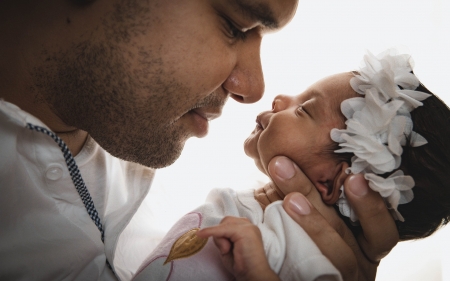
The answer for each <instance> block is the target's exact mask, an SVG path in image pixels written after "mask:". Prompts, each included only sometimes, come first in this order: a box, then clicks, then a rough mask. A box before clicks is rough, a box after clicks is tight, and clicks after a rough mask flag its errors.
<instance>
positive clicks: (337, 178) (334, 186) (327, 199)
mask: <svg viewBox="0 0 450 281" xmlns="http://www.w3.org/2000/svg"><path fill="white" fill-rule="evenodd" d="M347 168H348V164H347V162H341V163H339V165H337V166H336V170H335V171H334V173H333V179H332V180H328V181H327V182H319V183H318V184H317V185H316V187H317V190H318V191H319V193H320V195H321V196H322V200H323V202H324V203H325V204H327V205H334V204H335V203H336V202H337V200H338V199H339V196H340V195H341V186H342V185H343V184H344V182H345V179H346V178H347V177H348V175H347V173H346V172H345V170H346V169H347Z"/></svg>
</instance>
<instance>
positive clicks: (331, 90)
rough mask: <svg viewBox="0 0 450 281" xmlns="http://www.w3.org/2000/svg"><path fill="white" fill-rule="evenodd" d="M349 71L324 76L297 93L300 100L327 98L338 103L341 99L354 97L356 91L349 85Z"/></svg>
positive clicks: (351, 75) (350, 76) (350, 74)
mask: <svg viewBox="0 0 450 281" xmlns="http://www.w3.org/2000/svg"><path fill="white" fill-rule="evenodd" d="M352 77H353V74H352V73H350V72H344V73H338V74H334V75H331V76H328V77H325V78H323V79H321V80H319V81H317V82H316V83H314V84H312V85H311V86H310V87H309V88H308V89H306V91H304V92H303V93H301V94H300V95H299V98H300V99H302V100H309V99H317V100H324V101H325V100H329V101H332V102H333V103H336V102H337V103H338V104H340V103H341V102H342V101H344V100H346V99H349V98H352V97H356V96H357V93H356V92H355V91H354V90H353V89H352V87H351V86H350V79H351V78H352Z"/></svg>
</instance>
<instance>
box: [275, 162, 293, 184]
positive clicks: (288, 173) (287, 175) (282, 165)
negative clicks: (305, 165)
mask: <svg viewBox="0 0 450 281" xmlns="http://www.w3.org/2000/svg"><path fill="white" fill-rule="evenodd" d="M275 173H276V174H277V175H278V176H279V177H280V178H283V179H285V180H288V179H291V178H292V177H293V176H294V174H295V169H294V163H292V161H291V160H289V159H288V158H286V157H278V158H277V160H276V161H275Z"/></svg>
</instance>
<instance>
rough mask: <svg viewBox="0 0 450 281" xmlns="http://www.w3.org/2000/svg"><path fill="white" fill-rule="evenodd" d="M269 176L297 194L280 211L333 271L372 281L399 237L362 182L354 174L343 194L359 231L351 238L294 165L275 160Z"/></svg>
mask: <svg viewBox="0 0 450 281" xmlns="http://www.w3.org/2000/svg"><path fill="white" fill-rule="evenodd" d="M269 173H270V176H271V178H272V180H273V183H274V184H276V185H277V186H278V187H283V189H284V190H298V191H300V193H297V192H294V193H290V194H288V195H287V196H286V198H285V199H284V203H283V207H284V209H285V210H286V212H287V213H288V214H289V215H290V216H291V217H292V218H293V219H294V220H295V221H296V222H297V223H298V224H299V225H300V226H301V227H302V228H303V229H304V230H305V231H306V232H307V233H308V235H309V236H310V237H311V238H312V239H313V241H314V242H315V243H316V244H317V246H318V247H319V249H320V250H321V251H322V253H323V254H324V255H325V256H326V257H327V258H328V259H329V260H330V261H331V262H332V263H333V264H334V266H336V268H337V269H338V270H339V271H340V272H341V274H342V277H343V279H344V280H346V281H347V280H375V275H376V270H377V267H378V264H379V261H380V260H381V258H383V257H384V256H386V255H387V254H388V253H389V251H390V250H391V249H392V248H393V247H394V246H395V245H396V244H397V242H398V239H399V238H398V232H397V228H396V226H395V222H394V219H393V218H392V217H391V215H390V214H389V211H388V210H387V208H386V206H385V204H384V202H383V199H382V198H381V196H380V195H379V194H378V193H376V192H374V191H372V190H371V189H370V188H369V187H368V185H367V183H366V181H365V179H364V177H363V176H361V175H352V176H349V177H348V178H347V179H346V181H345V183H344V186H345V195H346V197H347V199H348V201H349V203H350V204H351V206H352V208H353V209H354V210H355V212H356V214H357V215H358V217H359V220H360V223H361V226H362V229H363V232H362V233H361V234H360V235H359V236H358V237H356V239H355V237H354V236H353V234H352V232H351V231H350V229H349V228H348V227H347V226H346V225H345V223H344V222H343V221H342V220H341V219H340V217H339V216H338V214H337V213H336V211H335V210H334V208H333V207H331V206H327V205H325V204H324V203H323V201H322V198H321V196H320V194H319V193H318V191H317V190H316V188H315V187H314V185H313V184H312V183H311V182H310V181H309V179H308V178H307V177H306V176H305V174H303V172H302V171H301V170H300V169H299V168H298V167H297V165H295V163H293V162H292V161H291V160H289V159H288V158H286V157H284V156H278V157H275V158H274V159H272V160H271V162H270V163H269ZM302 194H303V195H302Z"/></svg>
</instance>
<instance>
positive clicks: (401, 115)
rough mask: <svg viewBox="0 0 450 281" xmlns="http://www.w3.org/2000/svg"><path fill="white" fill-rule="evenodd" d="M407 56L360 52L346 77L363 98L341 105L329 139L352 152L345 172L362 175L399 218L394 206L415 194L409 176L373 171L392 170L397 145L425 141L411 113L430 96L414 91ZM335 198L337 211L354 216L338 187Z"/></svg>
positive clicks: (393, 52)
mask: <svg viewBox="0 0 450 281" xmlns="http://www.w3.org/2000/svg"><path fill="white" fill-rule="evenodd" d="M412 68H413V62H412V59H411V56H410V55H406V54H400V53H399V52H398V51H397V50H396V49H389V50H387V51H385V52H383V53H381V54H379V55H378V56H376V57H375V56H374V55H372V54H371V53H370V52H367V54H366V55H365V56H364V60H363V62H362V65H361V67H360V70H359V75H355V77H353V78H352V79H351V80H350V85H351V86H352V88H353V90H354V91H355V92H357V93H359V94H361V95H363V97H357V98H351V99H347V100H344V101H343V102H342V103H341V110H342V113H343V114H344V116H345V117H346V118H347V121H346V122H345V124H346V125H347V128H346V129H344V130H339V129H336V128H335V129H332V130H331V133H330V135H331V139H332V140H333V141H335V142H338V143H339V146H340V147H341V149H339V150H336V151H335V152H337V153H347V152H350V153H353V154H354V156H353V157H352V159H351V162H352V165H351V167H350V168H348V169H347V171H346V172H347V173H353V174H358V173H363V174H364V177H365V179H366V180H368V182H369V187H370V188H371V189H372V190H374V191H376V192H379V193H380V195H381V196H382V197H383V198H384V200H385V203H386V205H387V207H388V208H389V209H390V210H391V213H392V215H393V217H394V218H395V219H397V220H400V221H404V218H403V216H402V215H401V214H400V213H399V212H398V210H397V207H398V205H399V204H404V203H408V202H410V201H411V200H412V199H413V198H414V194H413V192H412V190H411V189H412V188H413V187H414V184H415V183H414V179H413V178H412V177H411V176H405V175H404V174H403V171H401V170H397V171H395V172H394V173H392V174H391V175H390V176H389V177H387V178H386V179H385V178H383V177H380V176H378V175H377V174H384V173H388V172H392V171H393V170H395V169H397V168H398V167H399V166H400V163H401V155H402V152H403V149H402V146H405V145H406V142H407V141H409V142H410V145H411V146H413V147H416V146H421V145H424V144H426V143H427V141H426V140H425V138H423V137H422V136H421V135H419V134H417V133H416V132H414V131H413V130H412V128H413V122H412V120H411V115H410V112H411V111H412V110H414V109H415V108H416V107H418V106H421V105H422V103H421V102H420V101H422V100H424V99H426V98H427V97H429V96H430V95H428V94H426V93H423V92H419V91H415V89H416V88H417V87H418V86H419V84H420V82H419V80H418V79H417V77H416V76H415V75H414V74H413V73H411V71H412ZM341 190H342V192H341V195H340V197H339V200H338V201H337V203H336V204H337V205H338V206H339V210H340V212H341V213H342V214H343V215H344V216H347V217H350V219H351V220H352V221H354V222H355V221H357V220H358V217H357V216H356V214H355V213H354V211H353V210H352V209H351V208H350V205H349V204H348V202H347V199H346V198H345V195H344V192H343V186H342V187H341Z"/></svg>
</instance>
